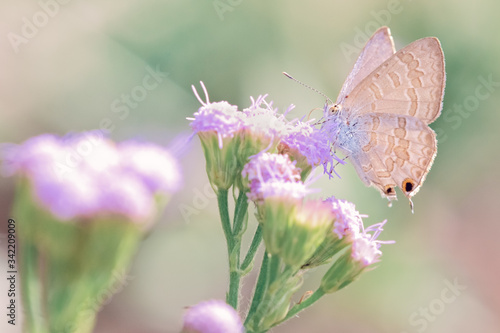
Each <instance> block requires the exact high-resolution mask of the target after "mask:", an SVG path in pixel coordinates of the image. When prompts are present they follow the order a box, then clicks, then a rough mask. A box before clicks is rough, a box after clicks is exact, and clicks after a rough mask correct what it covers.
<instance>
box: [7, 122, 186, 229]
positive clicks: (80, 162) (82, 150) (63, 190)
mask: <svg viewBox="0 0 500 333" xmlns="http://www.w3.org/2000/svg"><path fill="white" fill-rule="evenodd" d="M3 155H4V156H3V160H4V161H3V162H4V172H5V173H6V174H7V175H11V174H20V175H22V176H24V177H25V178H27V179H28V181H29V184H30V187H31V188H32V191H33V193H34V198H35V200H36V201H37V202H38V203H39V205H40V206H42V207H43V208H45V209H47V210H49V211H50V212H51V213H52V214H53V215H55V216H57V217H58V218H59V219H61V220H71V219H82V218H84V219H88V218H91V217H94V216H101V215H120V216H124V217H127V218H129V219H131V220H134V221H143V220H147V219H149V218H151V216H152V215H153V214H154V212H155V211H156V208H155V205H156V204H155V197H156V196H158V195H164V196H167V195H169V194H171V193H173V192H175V191H177V190H178V189H179V187H180V185H181V175H180V169H179V166H178V163H177V161H176V159H175V158H174V157H173V156H172V155H171V154H170V153H169V152H168V151H167V150H166V149H164V148H162V147H160V146H157V145H154V144H151V143H142V142H136V141H124V142H121V143H119V144H115V143H114V142H112V141H111V140H109V139H107V138H104V137H103V136H102V134H101V133H100V132H97V131H94V132H87V133H82V134H73V135H67V136H65V137H59V136H56V135H52V134H44V135H40V136H37V137H33V138H31V139H28V140H27V141H25V142H24V143H22V144H20V145H10V146H8V147H6V148H4V154H3Z"/></svg>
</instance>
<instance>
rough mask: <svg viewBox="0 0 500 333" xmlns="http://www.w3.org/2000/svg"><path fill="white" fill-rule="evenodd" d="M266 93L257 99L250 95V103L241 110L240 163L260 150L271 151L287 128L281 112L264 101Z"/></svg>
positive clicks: (243, 162) (244, 162) (245, 161)
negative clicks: (242, 116)
mask: <svg viewBox="0 0 500 333" xmlns="http://www.w3.org/2000/svg"><path fill="white" fill-rule="evenodd" d="M266 97H267V95H261V96H259V97H258V98H257V99H254V98H253V97H250V100H251V101H252V104H251V105H250V107H248V108H246V109H244V110H243V114H244V115H245V119H244V122H243V133H244V134H243V138H242V147H241V149H242V154H241V156H240V163H241V164H242V165H244V164H246V163H247V162H248V158H249V157H250V156H253V155H255V154H258V153H260V152H262V151H265V150H266V151H273V150H274V149H275V148H276V146H277V144H278V143H279V141H280V139H281V137H282V136H283V135H285V133H286V130H287V121H286V119H285V116H284V115H283V114H278V110H277V109H275V108H273V107H272V102H270V103H268V102H267V101H266Z"/></svg>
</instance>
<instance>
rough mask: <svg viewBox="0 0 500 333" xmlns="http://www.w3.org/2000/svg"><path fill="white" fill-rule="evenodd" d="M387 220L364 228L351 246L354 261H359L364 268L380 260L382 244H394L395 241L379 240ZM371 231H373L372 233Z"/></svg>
mask: <svg viewBox="0 0 500 333" xmlns="http://www.w3.org/2000/svg"><path fill="white" fill-rule="evenodd" d="M386 223H387V220H385V221H383V222H380V223H376V224H374V225H371V226H369V227H368V228H366V229H364V228H363V230H362V232H361V233H360V234H358V235H357V237H355V238H354V240H353V242H352V248H351V257H352V259H353V260H354V261H356V262H358V263H359V265H360V266H361V267H362V268H365V267H368V266H370V265H372V264H374V263H377V262H379V261H380V256H381V255H382V251H380V246H381V244H393V243H395V242H394V241H380V240H377V238H378V236H379V235H380V233H381V232H382V230H384V229H383V227H384V225H385V224H386ZM370 232H373V233H372V234H370Z"/></svg>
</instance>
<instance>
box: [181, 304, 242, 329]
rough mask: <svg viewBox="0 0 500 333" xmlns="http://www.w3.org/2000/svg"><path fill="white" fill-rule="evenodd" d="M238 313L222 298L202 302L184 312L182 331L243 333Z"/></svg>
mask: <svg viewBox="0 0 500 333" xmlns="http://www.w3.org/2000/svg"><path fill="white" fill-rule="evenodd" d="M243 332H244V328H243V324H242V323H241V319H240V317H239V315H238V313H237V312H236V311H235V310H234V309H233V308H232V307H231V306H229V305H228V304H226V303H225V302H223V301H220V300H211V301H205V302H200V303H198V304H196V305H194V306H191V307H189V308H188V310H187V311H186V313H185V314H184V325H183V327H182V331H181V333H243Z"/></svg>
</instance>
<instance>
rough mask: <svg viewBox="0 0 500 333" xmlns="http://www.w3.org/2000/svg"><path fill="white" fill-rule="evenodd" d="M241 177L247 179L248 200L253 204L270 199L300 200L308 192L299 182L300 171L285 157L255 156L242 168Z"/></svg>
mask: <svg viewBox="0 0 500 333" xmlns="http://www.w3.org/2000/svg"><path fill="white" fill-rule="evenodd" d="M242 175H243V178H246V179H248V184H249V188H250V192H249V193H248V198H249V199H250V200H252V201H255V202H262V201H263V200H265V199H266V198H270V197H289V198H293V199H302V198H303V197H304V196H305V195H306V194H307V192H308V190H307V188H306V185H305V184H304V183H303V182H302V181H301V180H300V169H297V168H296V167H295V164H294V163H293V162H292V161H290V158H289V157H288V156H287V155H281V154H270V153H261V154H257V155H255V156H253V157H252V158H251V159H250V161H249V162H248V163H247V164H246V165H245V166H244V168H243V172H242Z"/></svg>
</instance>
